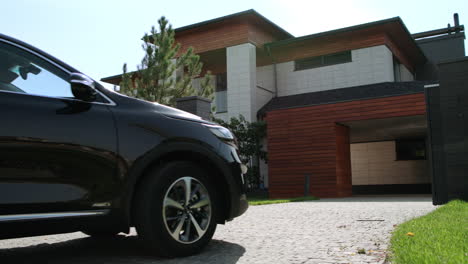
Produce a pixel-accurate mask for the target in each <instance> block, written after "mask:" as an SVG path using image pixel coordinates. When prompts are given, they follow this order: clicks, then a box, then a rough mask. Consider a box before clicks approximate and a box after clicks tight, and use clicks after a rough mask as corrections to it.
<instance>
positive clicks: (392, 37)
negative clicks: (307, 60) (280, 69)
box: [264, 17, 426, 71]
mask: <svg viewBox="0 0 468 264" xmlns="http://www.w3.org/2000/svg"><path fill="white" fill-rule="evenodd" d="M377 45H386V46H387V47H388V48H389V49H390V50H391V51H392V52H393V54H394V55H395V56H396V57H397V58H398V59H399V60H400V62H401V63H403V64H405V66H407V68H408V69H410V70H411V71H414V67H415V66H416V65H419V64H422V63H424V62H425V61H426V57H425V56H424V53H423V52H422V50H421V49H420V48H419V46H418V45H417V44H416V42H415V40H414V39H413V38H412V36H411V34H410V33H409V31H408V29H407V28H406V26H405V25H404V23H403V21H402V20H401V18H400V17H395V18H390V19H385V20H380V21H375V22H371V23H366V24H361V25H356V26H351V27H346V28H340V29H336V30H331V31H326V32H321V33H317V34H312V35H307V36H302V37H297V38H290V39H285V40H280V41H274V42H270V43H266V44H265V45H264V47H265V49H266V50H267V52H269V53H270V54H271V55H272V56H273V57H274V58H275V60H276V62H284V61H287V60H289V61H290V60H295V59H299V58H304V57H313V56H320V55H324V54H330V53H335V52H340V51H345V50H352V49H358V48H365V47H371V46H377Z"/></svg>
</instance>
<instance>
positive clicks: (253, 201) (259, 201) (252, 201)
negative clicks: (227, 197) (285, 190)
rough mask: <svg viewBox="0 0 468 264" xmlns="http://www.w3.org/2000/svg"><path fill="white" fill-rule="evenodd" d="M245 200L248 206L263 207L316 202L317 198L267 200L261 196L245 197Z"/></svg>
mask: <svg viewBox="0 0 468 264" xmlns="http://www.w3.org/2000/svg"><path fill="white" fill-rule="evenodd" d="M247 200H248V201H249V205H264V204H277V203H290V202H302V201H311V200H318V198H317V197H314V196H304V197H296V198H288V199H268V197H262V196H253V197H250V196H248V195H247Z"/></svg>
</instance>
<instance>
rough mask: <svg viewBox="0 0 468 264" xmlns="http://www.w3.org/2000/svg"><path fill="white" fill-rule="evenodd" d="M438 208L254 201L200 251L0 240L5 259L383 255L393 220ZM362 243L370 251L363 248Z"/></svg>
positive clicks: (402, 203) (301, 259)
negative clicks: (157, 253)
mask: <svg viewBox="0 0 468 264" xmlns="http://www.w3.org/2000/svg"><path fill="white" fill-rule="evenodd" d="M433 209H435V207H434V206H432V204H431V199H430V197H378V198H375V197H362V198H359V197H353V198H344V199H323V200H320V201H311V202H300V203H289V204H274V205H264V206H254V207H250V208H249V210H248V211H247V213H246V214H245V215H243V216H241V217H240V218H238V219H236V220H235V221H233V222H230V223H228V224H226V225H225V226H218V230H217V231H216V234H215V236H214V240H213V242H212V243H211V244H210V245H209V246H208V248H207V249H206V250H205V251H204V252H203V253H202V254H200V255H197V256H192V257H188V258H182V259H160V258H155V257H152V256H148V255H145V254H144V252H142V251H141V249H140V248H139V247H138V243H136V242H137V241H136V237H135V236H134V235H135V234H134V233H132V234H131V235H130V236H127V237H126V236H123V235H122V236H118V237H117V238H114V239H105V240H95V239H90V238H88V237H86V236H85V235H82V234H81V233H72V234H65V235H54V236H43V237H33V238H22V239H10V240H0V263H1V264H6V263H35V264H37V263H87V264H91V263H100V264H101V263H122V264H123V263H128V264H132V263H155V264H162V263H223V264H224V263H226V264H230V263H381V262H383V261H384V258H385V251H386V249H387V245H388V240H389V237H390V232H391V231H392V230H393V228H394V227H393V225H395V224H399V223H401V222H403V221H405V220H408V219H411V218H413V217H416V216H420V215H424V214H426V213H428V212H430V211H431V210H433ZM359 248H363V249H365V251H366V254H357V251H358V249H359Z"/></svg>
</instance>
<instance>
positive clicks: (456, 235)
mask: <svg viewBox="0 0 468 264" xmlns="http://www.w3.org/2000/svg"><path fill="white" fill-rule="evenodd" d="M390 242H391V247H390V249H391V251H392V252H391V255H390V261H392V263H394V264H411V263H417V264H426V263H427V264H429V263H437V264H438V263H447V264H451V263H454V264H455V263H457V264H458V263H468V203H467V202H462V201H452V202H450V203H448V204H446V205H444V206H441V207H440V208H438V209H437V210H435V211H434V212H431V213H429V214H427V215H425V216H422V217H419V218H415V219H413V220H410V221H408V222H405V223H403V224H401V225H399V226H398V227H397V228H396V230H395V231H394V232H393V235H392V238H391V241H390Z"/></svg>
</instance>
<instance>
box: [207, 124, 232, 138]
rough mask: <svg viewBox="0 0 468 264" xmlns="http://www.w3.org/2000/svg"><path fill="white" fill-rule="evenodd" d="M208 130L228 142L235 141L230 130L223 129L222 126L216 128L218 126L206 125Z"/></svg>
mask: <svg viewBox="0 0 468 264" xmlns="http://www.w3.org/2000/svg"><path fill="white" fill-rule="evenodd" d="M204 126H205V127H206V128H208V129H209V130H210V131H211V133H213V134H214V135H215V136H217V137H218V138H220V139H223V140H227V141H233V140H234V135H233V134H232V133H231V131H229V129H227V128H225V127H222V126H216V125H204Z"/></svg>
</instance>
